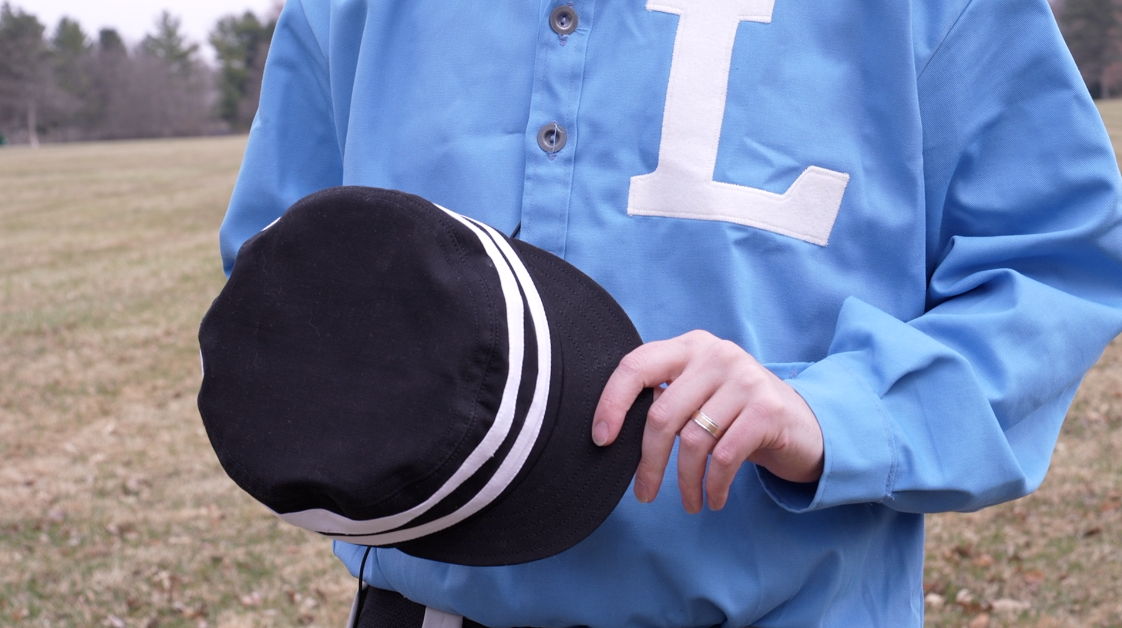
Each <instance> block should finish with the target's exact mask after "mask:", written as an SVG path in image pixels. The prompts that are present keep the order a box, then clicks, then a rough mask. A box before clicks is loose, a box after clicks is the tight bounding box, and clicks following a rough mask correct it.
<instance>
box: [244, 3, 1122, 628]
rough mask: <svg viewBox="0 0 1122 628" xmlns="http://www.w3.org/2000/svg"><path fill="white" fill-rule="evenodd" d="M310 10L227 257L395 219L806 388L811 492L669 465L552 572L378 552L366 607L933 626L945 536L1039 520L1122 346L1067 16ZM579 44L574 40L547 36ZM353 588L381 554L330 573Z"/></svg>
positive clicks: (1121, 272)
mask: <svg viewBox="0 0 1122 628" xmlns="http://www.w3.org/2000/svg"><path fill="white" fill-rule="evenodd" d="M559 4H560V2H559V0H550V1H549V2H540V3H539V2H529V1H526V0H521V1H510V0H493V1H491V2H467V1H459V0H289V2H288V3H287V6H286V7H285V9H284V12H283V13H282V15H281V19H280V22H279V24H278V26H277V30H276V36H275V38H274V41H273V46H272V50H271V51H270V55H269V60H268V64H267V67H266V73H265V82H264V90H263V93H262V96H261V108H260V110H259V112H258V114H257V119H256V121H255V122H254V125H253V129H252V132H251V134H250V140H249V147H248V149H247V152H246V158H245V162H244V164H243V166H242V171H241V175H240V177H239V179H238V183H237V187H236V189H235V192H234V197H233V200H232V201H231V205H230V210H229V214H228V215H227V217H226V221H225V222H224V224H223V227H222V255H223V259H224V262H225V265H226V269H227V271H228V270H229V269H230V268H231V266H232V265H233V263H234V256H235V254H236V252H237V250H238V248H239V246H240V245H241V243H242V242H244V241H245V240H246V239H247V238H248V237H250V236H251V235H253V234H254V233H256V232H257V231H259V230H260V229H261V228H262V227H264V226H265V225H267V224H269V223H270V222H272V221H273V220H274V219H275V218H276V217H277V216H278V215H280V214H281V213H282V212H283V211H284V210H285V208H287V207H288V206H289V205H291V204H292V203H293V202H295V201H296V200H298V199H300V198H301V197H303V196H305V195H307V194H309V193H311V192H314V191H316V190H320V189H322V188H325V187H329V186H335V185H340V184H346V185H368V186H376V187H385V188H394V189H399V190H404V191H406V192H410V193H413V194H418V195H421V196H423V197H425V198H427V199H429V200H431V201H433V202H435V203H438V204H440V205H443V206H445V207H448V208H451V209H454V210H455V211H458V212H461V213H464V214H468V215H470V216H473V217H475V218H478V219H480V220H482V221H485V222H487V223H489V224H491V225H493V226H495V227H496V228H498V229H501V230H503V231H505V232H506V233H508V234H509V233H512V232H514V231H515V230H516V229H517V230H518V233H519V237H520V238H521V239H523V240H526V241H528V242H530V243H532V244H535V245H537V246H539V247H541V248H544V249H546V250H548V251H551V252H553V253H555V254H557V255H559V256H561V257H564V258H565V259H566V260H568V261H569V262H571V263H573V264H574V265H576V266H577V267H579V268H580V269H582V270H583V271H584V272H585V273H587V274H588V275H590V276H591V277H593V278H594V279H595V280H596V281H598V282H599V283H600V284H601V285H603V286H604V287H605V288H606V289H607V290H608V292H610V293H611V294H612V295H613V296H614V297H615V298H616V299H617V300H618V301H619V303H620V304H621V305H622V306H623V307H624V309H625V310H626V311H627V312H628V314H629V315H630V316H631V319H632V320H633V321H634V323H635V325H636V327H637V328H638V330H639V332H640V333H641V334H642V337H643V339H644V340H648V341H650V340H657V339H663V338H669V337H672V336H676V335H678V334H681V333H684V332H686V331H689V330H692V329H705V330H708V331H710V332H712V333H713V334H715V335H717V336H719V337H722V338H727V339H729V340H732V341H734V342H736V343H738V344H739V345H740V346H741V347H743V348H744V349H746V350H747V351H748V352H750V353H751V354H752V355H753V356H755V357H756V358H757V359H758V360H760V361H761V362H763V363H765V364H767V365H768V366H769V368H771V369H772V370H773V371H774V372H776V373H777V374H779V375H780V376H781V377H783V378H785V379H787V380H788V381H789V383H790V384H791V385H792V386H793V387H794V388H795V389H796V390H798V392H799V393H800V394H802V395H803V397H804V398H805V399H806V401H807V402H808V403H809V405H810V407H811V408H812V409H813V410H814V412H815V414H816V416H817V417H818V420H819V422H820V424H821V427H822V432H823V435H824V438H825V470H824V472H823V475H822V478H821V480H820V481H819V482H818V483H817V484H815V485H798V484H792V483H788V482H785V481H783V480H780V479H778V478H776V477H775V476H773V475H771V474H769V473H768V472H766V471H764V470H762V469H757V468H755V467H753V466H751V465H745V467H744V468H743V469H742V470H741V472H740V474H739V476H738V477H737V479H736V481H735V482H734V484H733V487H732V492H731V494H730V496H729V500H728V505H727V506H726V507H725V508H724V510H721V511H719V512H713V511H709V510H704V511H703V512H702V513H701V514H698V515H688V514H686V513H685V512H684V510H683V508H682V505H681V503H680V501H679V499H678V491H677V486H676V483H675V473H674V471H673V470H674V469H675V466H676V465H675V461H674V460H671V465H670V467H669V468H670V469H671V471H670V472H669V473H668V474H667V478H666V482H665V483H664V485H663V489H662V492H661V493H660V495H659V498H658V499H657V500H656V501H655V502H654V503H652V504H646V505H644V504H639V503H638V502H637V501H636V500H635V499H634V497H633V496H631V495H630V494H629V495H628V496H626V497H625V498H624V500H623V501H622V502H621V503H620V505H619V506H618V508H617V509H616V510H615V512H614V513H613V514H612V515H611V516H610V517H609V518H608V520H607V521H606V522H605V523H604V525H603V526H602V527H601V528H600V529H598V530H597V531H596V532H595V533H594V534H593V535H592V536H591V537H589V538H588V539H586V540H585V541H583V542H581V543H580V544H578V545H577V546H576V547H574V548H572V549H570V550H568V551H566V552H564V553H562V554H560V555H557V556H555V557H552V558H548V559H545V560H541V561H537V562H533V563H528V564H523V565H516V566H510V567H486V568H480V567H463V566H455V565H446V564H439V563H433V562H428V561H425V560H420V559H416V558H412V557H410V556H407V555H404V554H402V553H400V552H398V551H396V550H375V551H374V552H372V553H371V556H370V560H369V562H368V563H367V571H366V573H365V576H364V577H365V579H366V580H367V581H368V582H369V583H371V584H372V585H374V586H377V587H382V588H387V589H392V590H396V591H399V592H401V593H403V594H404V595H406V596H407V597H409V598H411V599H413V600H415V601H417V602H421V603H423V604H425V605H428V606H432V607H434V608H438V609H442V610H445V611H449V612H455V613H459V614H463V615H465V616H468V617H470V618H472V619H475V620H476V621H479V622H481V623H483V624H485V625H488V626H495V627H502V626H540V627H547V626H548V627H554V626H557V627H560V626H580V625H586V626H593V627H604V628H621V627H665V628H692V627H705V626H716V625H722V626H726V627H728V628H739V627H742V626H748V625H752V626H761V627H763V626H791V627H801V628H805V627H807V626H838V627H842V626H844V627H852V626H887V627H901V626H913V627H918V626H921V624H922V621H923V595H922V591H921V587H922V575H923V538H924V534H923V513H925V512H934V511H943V510H974V509H977V508H982V507H984V506H987V505H990V504H995V503H998V502H1002V501H1005V500H1010V499H1014V498H1017V497H1020V496H1022V495H1025V494H1026V493H1028V492H1030V491H1032V490H1034V489H1035V488H1036V487H1037V486H1038V485H1039V484H1040V482H1041V480H1042V479H1043V478H1044V474H1045V471H1046V470H1047V468H1048V463H1049V459H1050V456H1051V452H1052V448H1053V446H1054V444H1055V442H1056V437H1057V434H1058V433H1059V430H1060V424H1061V421H1062V420H1063V417H1064V414H1065V411H1066V409H1067V407H1068V404H1069V403H1070V401H1071V399H1072V396H1073V395H1074V393H1075V389H1076V387H1077V386H1078V384H1079V381H1080V378H1081V377H1082V375H1083V373H1084V372H1085V371H1086V370H1087V369H1088V368H1089V367H1090V366H1091V365H1092V364H1093V363H1094V362H1095V360H1096V359H1097V358H1098V356H1099V354H1100V352H1101V351H1102V349H1103V347H1104V346H1105V345H1106V344H1107V343H1108V342H1109V341H1110V339H1111V338H1113V337H1114V336H1115V335H1116V334H1117V333H1119V331H1120V330H1122V254H1120V252H1122V230H1120V229H1119V224H1120V223H1119V211H1118V192H1119V174H1118V169H1117V166H1116V162H1115V158H1114V154H1113V152H1112V150H1111V147H1110V143H1109V141H1108V138H1107V135H1106V132H1105V130H1104V128H1103V125H1102V122H1101V120H1100V118H1099V115H1098V113H1097V111H1096V109H1095V107H1094V105H1093V103H1092V102H1091V100H1090V98H1089V97H1088V96H1087V93H1086V89H1085V88H1084V86H1083V83H1082V81H1081V80H1080V77H1079V74H1078V72H1077V70H1076V68H1075V66H1074V64H1073V63H1072V61H1071V58H1070V56H1069V55H1068V54H1067V51H1066V49H1065V47H1064V44H1063V41H1062V39H1061V37H1060V35H1059V33H1058V31H1057V29H1056V24H1055V21H1054V19H1053V16H1052V14H1051V12H1050V10H1049V8H1048V5H1047V3H1046V2H1045V0H973V1H970V0H945V1H944V0H913V1H911V2H909V1H907V0H891V1H888V0H831V1H829V2H808V1H804V0H649V2H644V0H574V2H571V3H569V5H571V7H572V12H573V13H575V19H576V29H575V30H573V31H572V32H569V33H565V32H564V31H566V30H567V29H568V28H570V26H569V25H570V24H571V22H566V24H564V25H557V24H552V25H551V20H550V16H551V14H552V13H553V12H554V10H555V9H556V8H557V6H559ZM555 27H556V28H555ZM335 551H336V553H337V554H338V555H339V556H340V558H342V559H343V561H344V562H345V563H346V564H347V566H348V567H349V568H350V569H351V571H352V573H356V572H357V569H358V564H359V561H360V559H361V556H362V548H357V547H355V546H350V545H346V544H336V547H335Z"/></svg>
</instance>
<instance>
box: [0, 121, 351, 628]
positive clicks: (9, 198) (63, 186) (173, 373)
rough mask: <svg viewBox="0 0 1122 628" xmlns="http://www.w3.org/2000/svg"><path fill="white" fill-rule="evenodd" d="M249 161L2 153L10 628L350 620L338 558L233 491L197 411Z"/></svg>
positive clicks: (234, 150) (0, 534)
mask: <svg viewBox="0 0 1122 628" xmlns="http://www.w3.org/2000/svg"><path fill="white" fill-rule="evenodd" d="M243 147H244V140H243V139H239V138H232V139H230V138H227V139H217V140H215V139H206V140H181V141H173V142H134V143H111V144H86V145H69V146H51V147H47V148H43V149H41V150H39V151H31V150H27V149H12V148H5V149H4V150H2V151H0V195H2V196H0V625H13V626H17V625H18V626H76V627H77V626H109V627H119V626H156V625H160V626H192V627H197V626H202V625H207V624H209V625H210V626H230V627H236V626H297V625H307V624H314V625H321V626H339V625H342V623H343V622H344V620H345V619H346V612H347V610H348V607H349V605H348V602H347V600H348V598H349V595H350V593H349V591H350V587H351V586H352V584H351V583H350V581H349V578H347V577H346V574H345V572H344V571H342V570H341V569H340V568H339V566H338V564H337V563H336V561H335V559H334V558H333V557H332V556H331V553H330V545H329V544H328V543H327V542H325V541H323V540H320V539H316V538H312V537H310V536H309V535H306V534H303V533H301V532H300V531H298V530H295V529H289V528H288V527H287V526H282V525H280V523H279V522H278V521H277V520H275V518H273V517H272V516H271V515H269V514H268V513H267V512H265V511H264V509H263V508H261V507H259V506H257V505H255V504H254V503H253V502H252V500H249V499H247V498H246V497H245V496H244V495H243V494H241V493H240V492H239V491H238V490H237V489H236V487H234V486H233V484H232V483H231V482H230V481H229V480H227V479H226V477H225V475H224V474H223V473H222V471H221V469H220V468H219V466H218V464H217V462H216V460H215V458H214V455H213V453H211V451H210V447H209V445H208V444H207V441H206V437H205V435H204V433H203V431H202V426H201V422H200V421H199V419H198V413H197V410H196V409H195V402H194V397H195V393H196V391H197V390H198V383H199V359H198V344H197V342H196V340H195V334H196V329H197V325H198V321H199V319H200V318H201V316H202V314H203V312H204V311H205V308H206V307H207V305H208V304H209V302H210V299H211V298H213V297H214V295H215V294H217V292H218V290H219V289H220V288H221V285H222V282H223V277H222V273H221V270H220V267H219V265H218V262H217V258H216V252H217V239H216V229H217V226H218V224H219V222H220V221H221V219H222V214H223V211H224V209H225V205H226V202H227V200H228V198H229V195H230V190H231V188H232V186H233V182H234V177H235V175H236V172H237V166H238V162H239V160H240V158H241V153H242V150H243Z"/></svg>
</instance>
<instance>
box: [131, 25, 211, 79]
mask: <svg viewBox="0 0 1122 628" xmlns="http://www.w3.org/2000/svg"><path fill="white" fill-rule="evenodd" d="M181 26H182V21H181V20H180V19H179V18H177V17H174V16H173V15H172V14H170V13H168V12H167V11H164V12H163V13H161V14H160V17H158V18H156V33H155V34H153V35H147V36H145V38H144V41H143V42H141V44H140V49H141V50H142V51H143V52H144V53H145V54H147V55H149V56H151V57H153V58H156V59H159V60H160V61H163V62H164V63H166V64H167V65H168V66H169V67H171V68H172V69H173V70H174V71H175V73H176V74H178V75H180V76H183V77H188V76H190V75H191V74H192V73H193V72H194V71H195V55H196V53H198V51H199V45H198V44H188V43H187V40H186V38H184V36H183V34H182V33H181V32H180V30H179V29H180V27H181Z"/></svg>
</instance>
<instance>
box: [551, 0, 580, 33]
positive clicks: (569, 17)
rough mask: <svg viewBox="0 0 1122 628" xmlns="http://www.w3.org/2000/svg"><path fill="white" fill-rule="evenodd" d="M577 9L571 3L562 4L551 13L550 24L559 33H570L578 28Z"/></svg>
mask: <svg viewBox="0 0 1122 628" xmlns="http://www.w3.org/2000/svg"><path fill="white" fill-rule="evenodd" d="M578 21H579V20H578V19H577V11H576V9H574V8H573V7H571V6H569V5H561V6H559V7H557V8H556V9H554V10H553V13H551V14H550V15H549V25H550V27H551V28H553V31H554V32H555V33H557V34H558V35H568V34H569V33H571V32H573V31H575V30H577V22H578Z"/></svg>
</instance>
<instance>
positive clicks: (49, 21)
mask: <svg viewBox="0 0 1122 628" xmlns="http://www.w3.org/2000/svg"><path fill="white" fill-rule="evenodd" d="M8 1H9V2H10V3H11V5H12V7H13V8H20V9H23V10H24V11H26V12H28V13H31V14H33V15H35V16H36V17H38V18H39V21H40V22H42V23H43V24H45V25H46V26H47V32H48V33H51V32H53V31H54V28H55V25H56V24H58V20H59V18H61V17H62V16H64V15H66V16H70V17H71V18H73V19H76V20H78V23H80V24H81V25H82V29H83V30H84V31H86V34H88V35H90V36H91V37H94V38H96V37H97V32H98V31H99V30H101V29H102V28H106V27H112V28H116V29H117V31H118V32H120V33H121V36H122V37H124V38H125V41H127V42H128V43H130V44H135V43H137V42H139V41H140V40H141V39H143V38H144V35H145V34H147V33H150V32H152V31H153V30H154V27H153V23H154V22H155V20H156V17H157V16H159V14H160V12H161V11H163V10H164V9H167V10H168V11H170V12H171V14H172V15H175V16H178V17H179V18H180V19H182V20H183V31H184V32H185V33H186V34H187V37H188V38H189V39H191V40H192V41H195V42H197V43H198V44H199V49H200V52H202V53H203V55H204V58H205V59H207V60H208V61H211V60H213V59H214V51H213V50H212V49H211V47H210V45H209V44H207V43H206V38H207V35H208V34H209V33H210V30H211V29H212V28H213V27H214V23H215V22H217V21H218V18H220V17H223V16H225V15H229V14H231V13H237V14H241V13H244V12H245V11H246V9H249V10H251V11H253V12H254V13H256V14H257V15H258V16H259V17H264V15H265V14H266V13H268V12H269V10H270V8H271V7H272V6H273V5H274V4H275V3H276V2H277V0H109V1H108V2H101V1H98V0H8Z"/></svg>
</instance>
